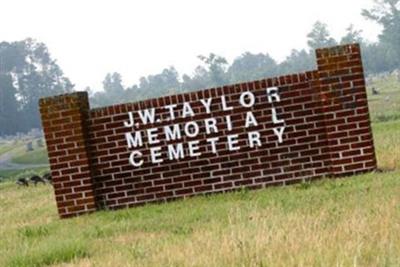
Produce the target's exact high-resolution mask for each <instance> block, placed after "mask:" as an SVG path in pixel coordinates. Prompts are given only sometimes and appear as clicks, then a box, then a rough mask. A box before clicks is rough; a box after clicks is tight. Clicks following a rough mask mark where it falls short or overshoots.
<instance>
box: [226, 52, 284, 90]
mask: <svg viewBox="0 0 400 267" xmlns="http://www.w3.org/2000/svg"><path fill="white" fill-rule="evenodd" d="M277 73H278V64H277V63H276V61H275V60H274V59H273V58H272V57H270V55H268V54H262V53H259V54H252V53H250V52H246V53H243V54H242V55H241V56H240V57H238V58H236V59H235V60H234V61H233V63H232V65H231V66H230V67H229V68H228V76H229V82H230V83H235V82H241V81H250V80H257V79H262V78H266V77H271V76H275V75H277Z"/></svg>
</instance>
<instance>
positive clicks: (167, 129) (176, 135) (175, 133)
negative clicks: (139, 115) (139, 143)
mask: <svg viewBox="0 0 400 267" xmlns="http://www.w3.org/2000/svg"><path fill="white" fill-rule="evenodd" d="M171 128H173V130H171ZM164 133H165V138H166V139H167V141H171V140H176V139H181V129H180V128H179V125H178V124H174V125H171V126H169V125H166V126H164Z"/></svg>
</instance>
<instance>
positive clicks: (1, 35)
mask: <svg viewBox="0 0 400 267" xmlns="http://www.w3.org/2000/svg"><path fill="white" fill-rule="evenodd" d="M372 5H373V1H372V0H330V1H327V0H304V1H298V0H297V1H296V0H279V1H266V0H246V1H236V0H201V1H192V0H186V1H182V0H180V1H179V0H168V1H165V0H164V1H162V0H146V1H134V0H130V1H129V0H112V1H111V0H104V1H103V0H97V1H94V0H85V1H83V0H80V1H79V0H57V1H54V0H35V1H31V0H0V41H18V40H23V39H25V38H28V37H31V38H34V39H36V40H37V41H40V42H44V43H45V44H46V45H47V46H48V48H49V51H50V53H51V55H52V57H53V58H55V59H56V60H57V63H58V64H59V65H60V67H61V68H62V70H63V71H64V73H65V75H66V76H67V77H69V78H70V80H71V81H72V82H73V83H74V84H75V89H77V90H79V89H83V88H85V87H86V86H90V87H91V88H92V89H93V90H95V91H97V90H100V89H101V88H102V81H103V79H104V77H105V75H106V74H107V73H109V72H119V73H120V74H121V75H122V77H123V81H124V85H125V86H131V85H133V84H135V83H138V81H139V78H140V77H142V76H147V75H149V74H156V73H159V72H161V71H162V69H164V68H166V67H169V66H174V67H175V68H176V69H177V70H178V71H179V73H180V74H181V75H182V74H183V73H187V74H192V73H193V70H194V68H195V67H196V66H197V65H199V64H201V62H200V60H199V59H198V58H197V56H198V55H208V54H209V53H210V52H213V53H215V54H218V55H221V56H224V57H225V58H227V59H228V61H229V62H232V61H233V60H234V59H235V58H236V57H238V56H240V55H241V54H242V53H243V52H245V51H249V52H252V53H260V52H261V53H269V54H270V55H271V56H272V57H273V58H275V59H276V60H278V61H282V60H284V59H285V57H286V56H288V55H289V54H290V51H291V50H292V49H302V48H306V47H307V38H306V35H307V33H309V32H310V30H311V28H312V25H313V24H314V23H315V22H316V21H317V20H320V21H322V22H325V23H327V24H328V27H329V30H330V32H331V35H332V36H333V37H335V38H338V39H339V38H340V37H341V36H342V35H344V32H345V29H346V28H347V27H348V26H349V25H350V24H354V26H355V27H356V28H357V29H362V30H363V33H362V35H363V37H364V38H366V39H368V40H370V41H375V40H376V39H377V36H378V34H379V32H380V30H381V29H380V27H379V26H377V25H376V24H375V23H374V22H371V21H367V20H365V19H364V18H363V17H362V16H361V14H360V13H361V10H362V9H363V8H369V7H371V6H372Z"/></svg>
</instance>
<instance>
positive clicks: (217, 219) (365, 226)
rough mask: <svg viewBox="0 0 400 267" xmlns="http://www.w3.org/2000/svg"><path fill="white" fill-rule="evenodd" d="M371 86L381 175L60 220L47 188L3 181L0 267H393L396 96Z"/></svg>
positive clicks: (399, 171) (397, 200) (398, 218)
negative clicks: (379, 92) (377, 92)
mask: <svg viewBox="0 0 400 267" xmlns="http://www.w3.org/2000/svg"><path fill="white" fill-rule="evenodd" d="M377 84H379V86H378V85H376V87H377V88H378V89H379V90H380V91H381V95H378V96H372V97H371V101H370V110H371V118H372V120H373V122H374V123H373V125H372V127H373V134H374V143H375V147H376V154H377V159H378V165H379V168H380V169H381V170H384V172H376V173H369V174H365V175H360V176H354V177H348V178H345V179H335V180H329V179H325V180H320V181H316V182H312V183H303V184H297V185H293V186H286V187H276V188H268V189H264V190H257V191H248V190H243V191H240V192H234V193H229V194H218V195H211V196H206V197H205V196H199V197H194V198H190V199H186V200H181V201H176V202H171V203H167V204H159V205H146V206H143V207H138V208H132V209H125V210H119V211H113V212H111V211H107V212H106V211H102V212H97V213H94V214H91V215H87V216H81V217H78V218H73V219H68V220H60V219H59V218H58V215H57V209H56V203H55V201H54V195H53V190H52V188H51V186H49V185H46V186H43V185H39V186H37V187H29V188H19V187H17V186H16V185H15V184H13V183H12V182H11V181H7V182H3V183H0V204H1V205H0V266H82V267H83V266H85V267H86V266H140V267H142V266H143V267H146V266H371V267H372V266H400V224H399V223H398V222H400V179H399V178H400V143H399V140H400V138H399V135H400V120H399V119H397V120H396V118H400V117H397V116H398V114H400V110H399V108H398V103H400V88H399V86H398V83H396V82H395V81H394V80H391V79H387V80H386V81H378V82H377ZM396 88H397V89H396ZM387 96H389V98H390V101H389V102H388V100H387V98H386V97H387ZM0 151H1V150H0ZM13 151H14V152H15V157H14V160H16V159H17V161H18V158H21V157H22V158H24V157H25V152H24V145H23V144H19V146H17V147H16V148H15V150H13ZM34 152H35V151H34ZM34 152H30V153H34ZM37 153H38V155H37V156H39V157H40V153H42V152H40V150H37ZM25 158H26V160H31V159H33V157H32V156H31V157H28V156H26V157H25ZM42 159H43V158H42ZM25 162H26V161H25ZM389 170H390V171H389ZM45 171H47V168H40V169H35V170H22V171H13V170H11V171H1V170H0V176H5V177H11V178H13V179H16V178H19V177H25V176H29V175H30V174H31V173H34V172H37V173H43V172H45ZM4 255H5V256H4Z"/></svg>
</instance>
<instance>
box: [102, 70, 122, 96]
mask: <svg viewBox="0 0 400 267" xmlns="http://www.w3.org/2000/svg"><path fill="white" fill-rule="evenodd" d="M103 89H104V92H105V93H106V94H107V96H108V97H110V98H113V99H114V100H117V101H120V100H123V98H124V90H125V89H124V86H123V85H122V76H121V74H119V73H117V72H114V73H108V74H107V75H106V77H105V78H104V81H103Z"/></svg>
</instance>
